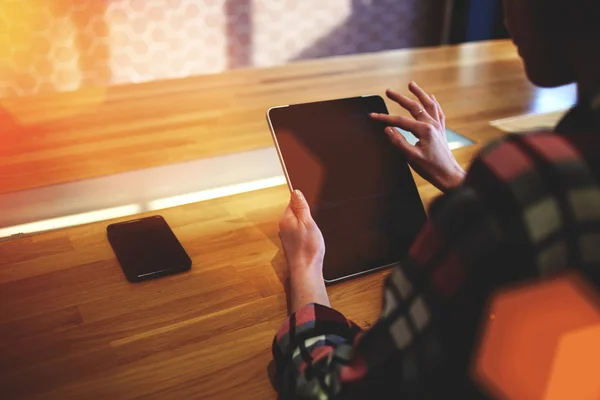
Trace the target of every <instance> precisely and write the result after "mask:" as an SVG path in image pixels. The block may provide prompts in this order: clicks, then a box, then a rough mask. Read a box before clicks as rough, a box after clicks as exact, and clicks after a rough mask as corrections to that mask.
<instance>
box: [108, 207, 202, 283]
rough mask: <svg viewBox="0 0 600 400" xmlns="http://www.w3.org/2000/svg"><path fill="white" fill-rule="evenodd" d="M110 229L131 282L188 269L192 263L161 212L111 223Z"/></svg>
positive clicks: (114, 248) (110, 238) (115, 249)
mask: <svg viewBox="0 0 600 400" xmlns="http://www.w3.org/2000/svg"><path fill="white" fill-rule="evenodd" d="M106 233H107V235H108V241H109V242H110V245H111V246H112V248H113V250H114V252H115V254H116V256H117V259H118V260H119V264H121V268H123V272H124V273H125V277H127V280H128V281H129V282H139V281H142V280H146V279H153V278H158V277H160V276H165V275H171V274H175V273H178V272H183V271H187V270H189V269H190V268H191V266H192V260H191V259H190V257H189V256H188V255H187V253H186V252H185V249H184V248H183V246H182V245H181V243H179V240H177V237H176V236H175V234H174V233H173V231H172V230H171V228H170V227H169V224H167V221H165V219H164V218H163V217H161V216H160V215H155V216H152V217H147V218H140V219H136V220H132V221H125V222H119V223H116V224H111V225H109V226H108V227H107V228H106Z"/></svg>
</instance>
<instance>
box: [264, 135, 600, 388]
mask: <svg viewBox="0 0 600 400" xmlns="http://www.w3.org/2000/svg"><path fill="white" fill-rule="evenodd" d="M594 143H596V144H598V140H597V139H596V141H595V142H594ZM588 146H589V143H588ZM596 172H597V171H596ZM597 182H598V181H597V178H596V177H595V176H594V173H593V172H592V171H591V170H590V168H589V167H588V165H587V162H586V160H585V159H583V158H582V157H581V156H580V154H579V152H578V150H577V149H576V148H575V147H574V146H573V145H572V144H571V143H570V142H569V141H568V140H566V139H564V138H562V137H559V136H557V135H555V134H536V135H519V136H513V137H508V138H506V139H504V140H502V141H498V142H496V143H494V144H492V145H490V146H489V147H487V148H486V149H484V150H483V151H482V153H481V154H480V156H479V157H477V158H476V159H475V161H474V162H473V164H472V166H471V168H470V169H469V172H468V174H467V178H466V180H465V183H464V184H463V185H462V186H461V187H460V188H458V189H456V190H454V191H452V192H451V193H448V194H447V195H445V196H443V197H442V198H440V199H438V200H437V201H435V202H434V204H433V205H432V207H431V209H430V213H429V216H430V219H429V221H428V222H427V224H426V225H425V226H424V228H423V229H422V231H421V232H420V233H419V235H418V236H417V238H416V240H415V242H414V243H413V245H412V246H411V249H410V251H409V254H408V255H407V257H406V258H405V259H404V260H403V261H402V262H401V263H400V265H399V266H397V267H395V268H394V270H393V271H392V272H391V274H390V275H389V276H388V277H387V278H386V281H385V284H384V289H383V307H382V311H381V315H380V317H379V319H378V321H377V322H376V323H375V324H374V326H373V327H372V328H371V329H370V330H368V331H366V332H364V333H361V334H358V330H357V328H356V327H355V325H353V324H352V323H351V322H349V321H347V320H346V319H345V318H344V317H343V315H341V314H340V313H338V312H336V311H334V310H332V309H329V308H326V307H323V306H317V305H310V306H307V307H306V308H304V309H302V310H301V311H299V312H298V313H296V314H293V315H292V316H290V318H288V319H287V320H286V322H285V323H284V325H283V326H282V328H281V329H280V331H279V333H278V334H277V337H276V338H275V341H274V344H273V352H274V355H275V360H276V362H277V366H278V371H279V378H280V379H279V383H280V388H279V389H280V394H281V395H282V397H283V398H315V399H327V398H354V397H356V398H366V397H373V398H422V396H423V393H424V391H426V392H427V393H428V395H430V396H431V398H438V397H439V398H445V397H448V394H449V393H453V394H459V393H460V394H461V395H463V396H467V397H464V398H475V397H474V396H477V395H479V396H481V393H479V392H478V390H479V389H478V388H477V387H475V386H474V385H472V384H471V382H470V381H469V380H468V379H467V378H466V377H467V376H468V365H469V361H470V360H471V357H472V353H473V351H474V349H475V348H476V344H477V337H476V334H477V332H478V328H479V325H480V323H481V317H482V315H484V311H485V306H486V304H487V299H488V296H489V294H490V293H491V292H493V291H494V290H496V289H498V288H499V287H501V286H503V285H506V284H511V283H516V282H519V281H523V280H525V279H531V278H534V277H539V276H550V275H553V274H555V273H557V272H560V271H562V270H564V269H565V268H566V267H577V268H580V269H581V270H582V271H583V272H584V273H585V274H586V275H587V276H588V277H589V278H591V280H592V281H593V282H595V283H596V284H598V285H600V280H599V279H598V271H600V253H599V251H598V249H599V248H600V212H599V211H600V207H598V204H600V190H599V188H598V183H597ZM432 382H435V384H432Z"/></svg>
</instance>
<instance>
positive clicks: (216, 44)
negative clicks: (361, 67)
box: [0, 0, 446, 98]
mask: <svg viewBox="0 0 600 400" xmlns="http://www.w3.org/2000/svg"><path fill="white" fill-rule="evenodd" d="M445 5H446V0H0V98H8V97H14V96H27V95H33V94H39V93H48V92H56V91H70V90H76V89H79V88H84V87H96V86H110V85H116V84H126V83H138V82H147V81H153V80H162V79H173V78H181V77H187V76H191V75H198V74H212V73H218V72H222V71H225V70H229V69H234V68H241V67H252V66H272V65H278V64H283V63H286V62H289V61H292V60H304V59H312V58H317V57H326V56H335V55H342V54H353V53H363V52H372V51H378V50H386V49H398V48H405V47H416V46H427V45H436V44H439V43H440V41H441V38H442V33H443V32H442V31H443V26H442V25H443V20H444V10H445Z"/></svg>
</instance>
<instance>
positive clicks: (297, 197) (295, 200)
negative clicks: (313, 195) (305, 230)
mask: <svg viewBox="0 0 600 400" xmlns="http://www.w3.org/2000/svg"><path fill="white" fill-rule="evenodd" d="M289 207H290V209H291V210H292V211H293V213H294V215H295V216H296V218H298V220H299V221H303V222H306V221H310V220H311V219H312V216H311V215H310V207H309V206H308V203H307V202H306V199H305V198H304V195H303V194H302V192H301V191H299V190H298V189H296V190H294V191H293V192H292V197H291V199H290V206H289Z"/></svg>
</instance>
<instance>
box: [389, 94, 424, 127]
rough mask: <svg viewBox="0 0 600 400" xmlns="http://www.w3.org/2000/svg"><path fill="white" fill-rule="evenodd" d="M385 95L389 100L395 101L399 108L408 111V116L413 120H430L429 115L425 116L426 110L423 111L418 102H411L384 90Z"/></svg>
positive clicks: (406, 98)
mask: <svg viewBox="0 0 600 400" xmlns="http://www.w3.org/2000/svg"><path fill="white" fill-rule="evenodd" d="M385 94H386V95H387V97H388V98H389V99H390V100H393V101H395V102H396V103H398V104H399V105H400V107H402V108H404V109H405V110H406V111H408V112H409V113H410V115H412V116H413V118H415V119H418V120H419V121H423V120H427V119H429V118H430V117H429V115H425V112H424V111H426V110H424V109H423V106H422V105H421V104H419V103H418V102H416V101H414V100H411V99H409V98H408V97H406V96H404V95H402V94H400V93H398V92H394V91H393V90H391V89H388V90H386V91H385Z"/></svg>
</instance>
